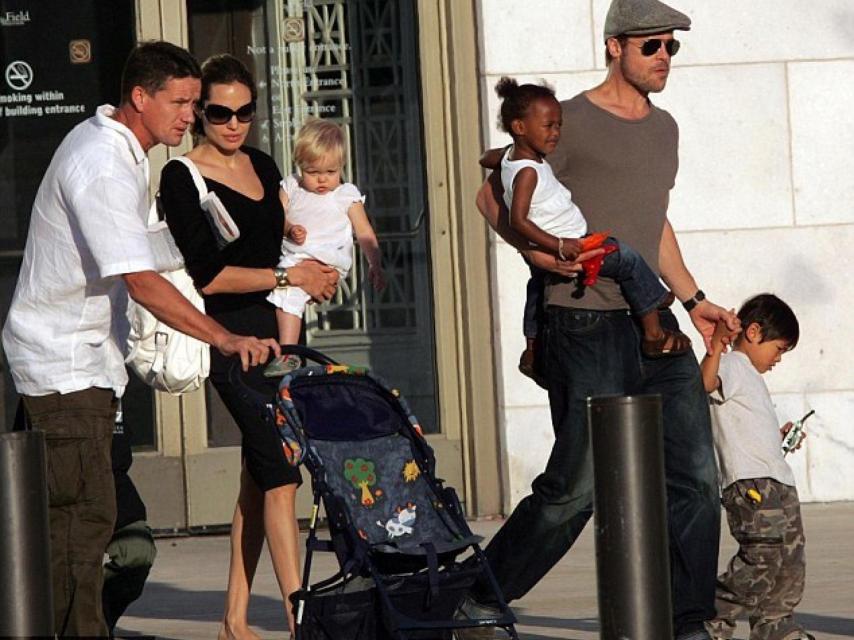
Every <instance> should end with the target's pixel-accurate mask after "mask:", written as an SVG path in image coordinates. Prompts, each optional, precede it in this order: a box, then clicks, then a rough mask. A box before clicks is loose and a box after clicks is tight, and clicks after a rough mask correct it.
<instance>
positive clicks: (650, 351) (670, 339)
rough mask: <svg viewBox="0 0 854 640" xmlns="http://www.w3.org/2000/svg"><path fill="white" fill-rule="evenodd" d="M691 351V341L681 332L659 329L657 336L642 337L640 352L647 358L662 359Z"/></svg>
mask: <svg viewBox="0 0 854 640" xmlns="http://www.w3.org/2000/svg"><path fill="white" fill-rule="evenodd" d="M690 349H691V339H690V338H689V337H688V336H686V335H685V334H684V333H682V332H681V331H671V330H670V329H661V333H660V334H658V335H652V336H646V335H645V336H644V337H643V345H642V347H641V350H642V351H643V354H644V355H645V356H646V357H647V358H664V357H667V356H678V355H681V354H683V353H687V352H688V351H690Z"/></svg>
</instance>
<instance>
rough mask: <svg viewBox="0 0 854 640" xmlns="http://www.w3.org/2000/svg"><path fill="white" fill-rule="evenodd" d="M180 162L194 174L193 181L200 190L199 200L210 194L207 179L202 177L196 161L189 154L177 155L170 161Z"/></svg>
mask: <svg viewBox="0 0 854 640" xmlns="http://www.w3.org/2000/svg"><path fill="white" fill-rule="evenodd" d="M173 161H175V162H180V163H181V164H183V165H184V166H185V167H187V170H189V172H190V175H191V176H193V182H194V183H195V185H196V189H198V190H199V200H201V199H202V198H204V197H205V196H206V195H208V187H207V185H206V184H205V179H204V178H203V177H202V174H201V173H199V168H198V167H197V166H196V163H195V162H193V161H192V160H190V159H189V158H188V157H187V156H176V157H174V158H170V159H169V162H173Z"/></svg>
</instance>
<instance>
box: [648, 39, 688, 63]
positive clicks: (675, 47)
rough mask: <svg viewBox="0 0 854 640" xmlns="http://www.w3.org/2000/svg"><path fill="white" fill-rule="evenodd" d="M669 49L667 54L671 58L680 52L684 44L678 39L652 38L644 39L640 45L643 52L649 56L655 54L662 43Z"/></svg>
mask: <svg viewBox="0 0 854 640" xmlns="http://www.w3.org/2000/svg"><path fill="white" fill-rule="evenodd" d="M662 44H663V45H664V48H665V49H666V50H667V55H669V56H670V57H671V58H672V57H673V56H675V55H676V54H677V53H679V47H680V45H681V44H682V43H681V42H679V41H678V40H662V39H661V38H650V39H649V40H644V41H643V43H641V45H640V50H641V53H642V54H643V55H645V56H647V57H649V56H654V55H655V54H656V53H658V51H659V49H661V45H662Z"/></svg>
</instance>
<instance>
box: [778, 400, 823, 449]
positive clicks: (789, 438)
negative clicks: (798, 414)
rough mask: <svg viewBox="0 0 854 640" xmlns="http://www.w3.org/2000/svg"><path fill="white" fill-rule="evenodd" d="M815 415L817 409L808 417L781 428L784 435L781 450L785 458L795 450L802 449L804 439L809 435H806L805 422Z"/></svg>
mask: <svg viewBox="0 0 854 640" xmlns="http://www.w3.org/2000/svg"><path fill="white" fill-rule="evenodd" d="M814 413H815V409H813V410H812V411H810V412H809V413H807V415H805V416H804V417H803V418H801V419H800V420H798V421H797V422H795V423H794V424H792V423H791V422H788V423H786V424H785V425H783V427H781V428H780V431H781V433H782V434H783V443H782V445H781V448H782V449H783V455H784V456H785V455H787V454H789V453H791V452H792V451H794V450H795V449H799V448H800V446H801V442H803V439H804V438H806V437H807V434H806V433H804V422H806V420H807V418H809V417H810V416H811V415H812V414H814Z"/></svg>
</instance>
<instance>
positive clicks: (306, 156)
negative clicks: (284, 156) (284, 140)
mask: <svg viewBox="0 0 854 640" xmlns="http://www.w3.org/2000/svg"><path fill="white" fill-rule="evenodd" d="M330 155H331V156H333V157H335V158H336V159H337V160H338V161H339V163H340V164H342V165H343V164H344V132H343V131H342V130H341V127H339V126H338V125H337V124H335V123H334V122H330V121H329V120H323V119H321V118H308V119H307V120H306V121H305V122H304V123H303V125H302V127H300V130H299V133H297V139H296V144H295V145H294V164H295V165H296V166H297V167H299V168H300V169H302V168H304V167H307V166H308V165H309V164H311V163H312V162H316V161H317V160H319V159H321V158H324V157H326V156H330Z"/></svg>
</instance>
